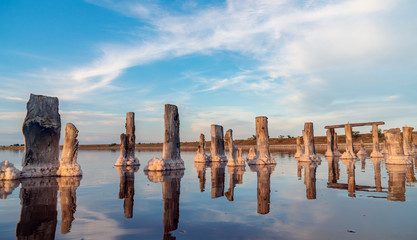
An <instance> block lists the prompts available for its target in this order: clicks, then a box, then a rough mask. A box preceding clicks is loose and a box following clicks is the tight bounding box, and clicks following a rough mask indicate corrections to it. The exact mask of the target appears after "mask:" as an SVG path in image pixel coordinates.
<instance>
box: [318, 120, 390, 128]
mask: <svg viewBox="0 0 417 240" xmlns="http://www.w3.org/2000/svg"><path fill="white" fill-rule="evenodd" d="M346 124H347V123H346ZM346 124H338V125H330V126H325V127H324V128H326V129H329V128H344V127H345V125H346ZM374 124H376V125H384V124H385V122H382V121H380V122H365V123H350V125H351V126H352V127H362V126H372V125H374Z"/></svg>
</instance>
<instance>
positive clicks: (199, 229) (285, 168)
mask: <svg viewBox="0 0 417 240" xmlns="http://www.w3.org/2000/svg"><path fill="white" fill-rule="evenodd" d="M22 155H23V152H20V151H0V160H1V161H3V160H5V159H8V160H10V161H11V162H12V163H14V164H15V165H17V166H18V168H21V167H20V163H21V158H22ZM181 155H182V158H183V159H184V162H185V166H186V169H185V171H175V172H171V173H169V174H161V173H159V174H158V173H154V174H149V175H146V174H145V173H144V172H143V168H144V166H145V165H146V162H147V161H148V160H149V159H151V158H152V157H160V156H161V152H138V153H137V156H138V157H139V159H140V161H141V164H142V165H141V166H140V168H139V169H116V168H115V167H114V166H113V164H114V163H115V161H116V159H117V158H118V156H119V152H115V151H80V152H79V155H78V162H79V163H80V165H81V166H82V169H83V172H84V176H83V178H82V179H78V178H43V179H42V178H41V179H29V180H24V181H21V182H7V183H1V182H0V184H1V185H0V194H1V197H2V199H0V216H1V218H0V239H14V238H22V239H24V238H29V239H30V238H32V239H37V238H39V239H48V238H56V239H161V238H162V239H175V238H177V239H416V238H417V228H416V227H415V226H416V220H415V219H416V216H417V205H416V204H417V191H416V188H415V182H416V178H415V174H414V164H413V165H412V166H408V167H407V166H402V167H401V166H397V167H394V168H393V167H389V168H388V170H389V173H388V172H387V168H386V166H385V163H384V161H382V162H378V161H375V160H373V161H371V159H369V158H368V159H365V160H363V161H361V160H359V159H358V160H357V161H356V162H349V161H342V160H336V161H332V160H329V161H328V160H326V158H324V157H323V156H321V159H322V162H321V164H320V165H318V166H316V165H314V164H305V165H300V164H298V165H297V162H296V161H295V159H294V157H293V155H289V154H287V153H275V154H274V157H275V159H276V161H277V165H276V166H275V167H269V168H259V167H258V168H256V167H253V168H250V167H248V166H246V167H245V168H228V167H226V166H225V165H222V164H212V165H209V166H205V165H194V161H193V158H194V153H192V152H183V153H182V154H181Z"/></svg>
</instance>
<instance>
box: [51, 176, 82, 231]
mask: <svg viewBox="0 0 417 240" xmlns="http://www.w3.org/2000/svg"><path fill="white" fill-rule="evenodd" d="M57 181H58V187H59V189H58V191H59V200H60V202H61V213H62V214H61V215H62V223H61V233H62V234H66V233H69V232H70V230H71V224H72V221H74V219H75V218H74V213H75V211H76V210H77V196H76V191H77V188H78V186H80V181H81V177H60V178H57Z"/></svg>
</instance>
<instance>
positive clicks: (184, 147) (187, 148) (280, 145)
mask: <svg viewBox="0 0 417 240" xmlns="http://www.w3.org/2000/svg"><path fill="white" fill-rule="evenodd" d="M326 139H327V138H326V136H317V137H315V138H314V141H315V146H316V150H317V152H319V153H320V152H322V151H325V150H326V146H327V145H326V141H327V140H326ZM361 140H363V142H364V143H365V148H366V149H372V135H371V134H361V135H360V136H358V137H357V138H355V139H354V145H355V148H356V147H359V144H360V141H361ZM382 140H383V139H382V137H380V140H379V142H380V143H382ZM198 144H199V142H182V143H181V151H184V152H192V151H197V147H198ZM234 144H235V146H236V147H240V148H242V150H243V151H245V152H247V151H249V148H250V147H255V146H256V140H254V139H247V140H234ZM269 145H270V150H271V151H272V152H274V151H291V152H292V151H295V149H296V138H270V140H269ZM61 148H62V146H61ZM135 149H136V151H162V143H137V144H136V145H135ZM209 149H210V142H206V151H209ZM225 149H226V151H227V146H225ZM344 149H345V136H343V135H342V136H339V150H340V151H343V150H344ZM0 150H15V151H23V150H24V146H0ZM79 150H114V151H118V150H120V144H114V143H113V144H83V145H80V146H79Z"/></svg>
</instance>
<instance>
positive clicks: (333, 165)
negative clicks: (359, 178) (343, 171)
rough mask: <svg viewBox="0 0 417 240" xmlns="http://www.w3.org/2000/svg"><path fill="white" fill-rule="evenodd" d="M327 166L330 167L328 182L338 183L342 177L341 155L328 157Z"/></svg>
mask: <svg viewBox="0 0 417 240" xmlns="http://www.w3.org/2000/svg"><path fill="white" fill-rule="evenodd" d="M326 160H327V166H328V168H329V173H328V178H327V182H328V183H337V180H339V178H340V169H339V157H334V156H332V157H326Z"/></svg>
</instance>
